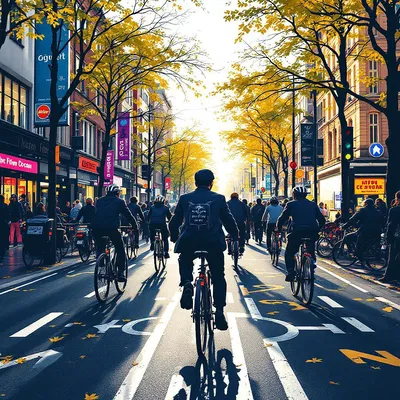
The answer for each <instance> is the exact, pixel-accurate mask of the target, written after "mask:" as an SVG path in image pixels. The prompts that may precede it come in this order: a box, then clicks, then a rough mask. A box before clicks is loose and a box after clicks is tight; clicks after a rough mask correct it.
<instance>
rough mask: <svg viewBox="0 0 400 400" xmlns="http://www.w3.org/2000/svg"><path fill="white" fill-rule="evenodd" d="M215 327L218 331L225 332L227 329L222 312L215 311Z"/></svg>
mask: <svg viewBox="0 0 400 400" xmlns="http://www.w3.org/2000/svg"><path fill="white" fill-rule="evenodd" d="M215 327H216V328H217V329H219V330H220V331H226V330H227V329H228V322H226V318H225V315H224V311H223V310H217V311H216V312H215Z"/></svg>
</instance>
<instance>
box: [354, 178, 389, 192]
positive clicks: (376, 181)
mask: <svg viewBox="0 0 400 400" xmlns="http://www.w3.org/2000/svg"><path fill="white" fill-rule="evenodd" d="M384 193H385V179H384V178H367V179H364V178H355V179H354V194H384Z"/></svg>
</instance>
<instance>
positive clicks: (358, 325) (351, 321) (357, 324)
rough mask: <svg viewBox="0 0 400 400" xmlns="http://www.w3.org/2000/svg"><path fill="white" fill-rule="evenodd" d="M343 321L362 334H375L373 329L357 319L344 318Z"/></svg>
mask: <svg viewBox="0 0 400 400" xmlns="http://www.w3.org/2000/svg"><path fill="white" fill-rule="evenodd" d="M342 319H343V320H344V321H346V322H348V323H349V324H350V325H352V326H354V328H357V329H358V330H359V331H361V332H375V331H374V330H373V329H371V328H370V327H369V326H367V325H365V324H363V323H362V322H360V321H359V320H358V319H357V318H354V317H342Z"/></svg>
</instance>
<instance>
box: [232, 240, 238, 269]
mask: <svg viewBox="0 0 400 400" xmlns="http://www.w3.org/2000/svg"><path fill="white" fill-rule="evenodd" d="M232 247H233V249H232V250H233V252H232V258H233V266H234V267H235V268H237V267H238V262H239V244H238V242H233V246H232Z"/></svg>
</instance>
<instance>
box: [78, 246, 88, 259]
mask: <svg viewBox="0 0 400 400" xmlns="http://www.w3.org/2000/svg"><path fill="white" fill-rule="evenodd" d="M78 252H79V257H80V258H81V260H82V262H86V261H87V260H89V257H90V253H91V249H90V245H88V246H80V247H78Z"/></svg>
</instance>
